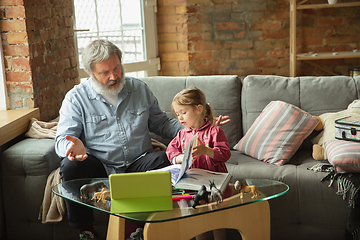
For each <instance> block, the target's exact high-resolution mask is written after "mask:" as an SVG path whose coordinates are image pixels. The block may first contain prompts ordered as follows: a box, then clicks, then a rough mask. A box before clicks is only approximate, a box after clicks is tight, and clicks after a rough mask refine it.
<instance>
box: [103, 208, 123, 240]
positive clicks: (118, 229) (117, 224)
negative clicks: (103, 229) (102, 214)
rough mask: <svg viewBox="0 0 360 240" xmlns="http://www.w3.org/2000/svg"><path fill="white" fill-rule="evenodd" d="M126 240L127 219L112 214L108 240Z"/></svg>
mask: <svg viewBox="0 0 360 240" xmlns="http://www.w3.org/2000/svg"><path fill="white" fill-rule="evenodd" d="M124 239H125V218H121V217H117V216H115V215H112V214H110V217H109V225H108V230H107V235H106V240H124Z"/></svg>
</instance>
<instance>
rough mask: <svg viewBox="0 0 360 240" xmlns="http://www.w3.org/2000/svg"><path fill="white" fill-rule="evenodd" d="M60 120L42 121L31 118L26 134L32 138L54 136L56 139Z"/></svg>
mask: <svg viewBox="0 0 360 240" xmlns="http://www.w3.org/2000/svg"><path fill="white" fill-rule="evenodd" d="M57 125H58V122H57V120H53V121H50V122H42V121H39V120H37V119H36V118H31V119H30V123H29V127H28V131H27V132H26V133H25V136H27V137H31V138H52V139H55V136H56V130H57Z"/></svg>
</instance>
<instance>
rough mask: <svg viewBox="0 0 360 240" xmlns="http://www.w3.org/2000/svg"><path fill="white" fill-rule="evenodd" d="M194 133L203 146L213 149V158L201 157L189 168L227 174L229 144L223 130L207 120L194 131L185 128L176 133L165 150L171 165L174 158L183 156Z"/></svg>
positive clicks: (229, 154) (229, 153)
mask: <svg viewBox="0 0 360 240" xmlns="http://www.w3.org/2000/svg"><path fill="white" fill-rule="evenodd" d="M196 133H198V138H199V139H200V140H201V141H202V142H203V143H204V145H205V146H207V147H210V148H212V149H214V158H213V159H212V158H210V157H209V156H207V155H201V156H200V157H198V158H197V159H196V160H195V161H194V162H193V164H192V166H191V168H202V169H206V170H210V171H214V172H228V171H227V168H226V165H225V162H226V161H227V160H229V158H230V156H231V152H230V148H229V142H228V140H227V138H226V135H225V132H224V130H222V129H221V128H220V127H218V126H215V125H212V124H211V122H210V121H209V120H208V119H206V121H205V124H204V125H203V126H201V127H200V128H197V129H195V130H192V129H191V128H185V129H182V130H181V131H179V132H178V134H177V135H176V137H175V138H174V139H173V140H172V141H171V142H170V143H169V145H168V147H167V150H166V154H167V156H168V158H169V161H170V162H171V163H172V159H173V158H174V157H176V156H178V155H180V154H184V152H185V149H186V146H187V144H188V142H189V141H190V139H191V138H192V137H193V136H194V135H195V134H196Z"/></svg>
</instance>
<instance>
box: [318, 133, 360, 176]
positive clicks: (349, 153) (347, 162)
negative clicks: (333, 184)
mask: <svg viewBox="0 0 360 240" xmlns="http://www.w3.org/2000/svg"><path fill="white" fill-rule="evenodd" d="M324 147H325V153H326V155H327V159H328V161H329V162H330V164H331V165H333V166H334V168H335V171H337V172H340V173H344V172H360V143H359V142H351V141H345V140H332V141H328V142H325V143H324Z"/></svg>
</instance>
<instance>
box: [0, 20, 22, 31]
mask: <svg viewBox="0 0 360 240" xmlns="http://www.w3.org/2000/svg"><path fill="white" fill-rule="evenodd" d="M0 29H1V31H2V32H4V31H5V32H10V31H25V30H26V25H25V20H0Z"/></svg>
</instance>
